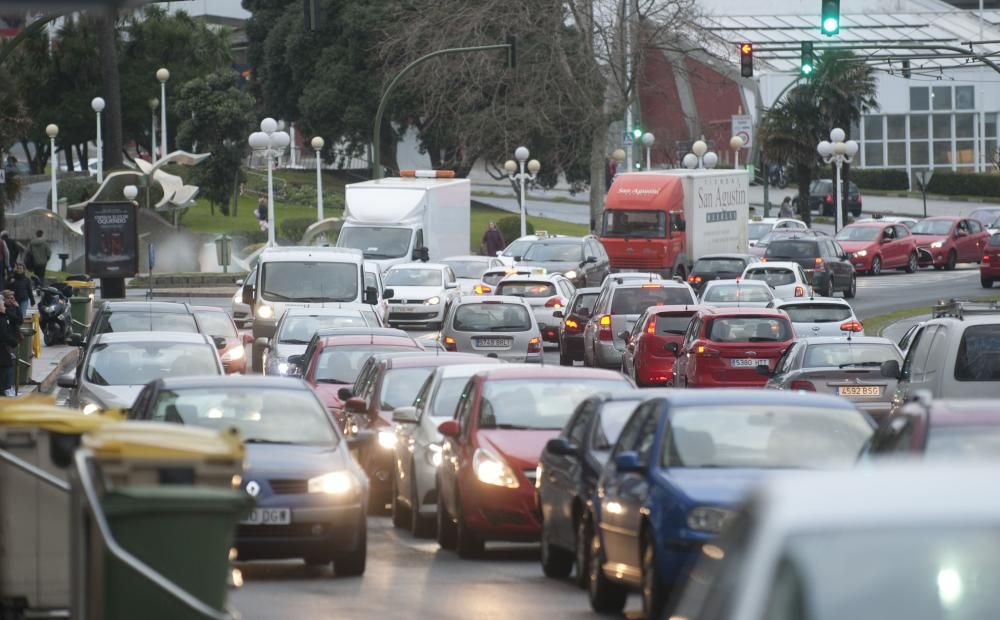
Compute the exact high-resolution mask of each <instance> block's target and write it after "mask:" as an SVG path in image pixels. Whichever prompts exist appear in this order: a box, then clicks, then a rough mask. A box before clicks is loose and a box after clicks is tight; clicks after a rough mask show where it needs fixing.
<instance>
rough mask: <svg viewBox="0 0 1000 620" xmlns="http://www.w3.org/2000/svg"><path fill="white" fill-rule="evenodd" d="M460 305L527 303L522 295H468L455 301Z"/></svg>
mask: <svg viewBox="0 0 1000 620" xmlns="http://www.w3.org/2000/svg"><path fill="white" fill-rule="evenodd" d="M455 303H457V304H458V305H460V306H467V305H472V304H484V303H491V304H517V305H519V306H524V305H527V302H526V301H524V298H523V297H515V296H513V295H473V296H469V297H462V298H460V299H459V300H458V301H457V302H455Z"/></svg>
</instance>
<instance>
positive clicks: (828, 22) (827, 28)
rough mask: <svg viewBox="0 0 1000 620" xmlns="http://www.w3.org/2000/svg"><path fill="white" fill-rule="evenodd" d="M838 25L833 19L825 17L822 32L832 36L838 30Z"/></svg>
mask: <svg viewBox="0 0 1000 620" xmlns="http://www.w3.org/2000/svg"><path fill="white" fill-rule="evenodd" d="M839 26H840V24H839V23H838V22H837V20H836V19H835V18H833V17H827V18H826V19H824V20H823V32H825V33H827V34H834V33H836V32H837V31H839V30H840V27H839Z"/></svg>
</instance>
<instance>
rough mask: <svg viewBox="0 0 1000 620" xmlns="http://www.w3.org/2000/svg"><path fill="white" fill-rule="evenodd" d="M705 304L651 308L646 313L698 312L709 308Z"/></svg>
mask: <svg viewBox="0 0 1000 620" xmlns="http://www.w3.org/2000/svg"><path fill="white" fill-rule="evenodd" d="M707 307H708V305H707V304H705V305H703V304H691V305H688V306H684V305H677V304H674V305H672V306H649V307H648V308H646V312H647V313H649V314H659V313H661V312H698V311H699V310H701V309H702V308H707Z"/></svg>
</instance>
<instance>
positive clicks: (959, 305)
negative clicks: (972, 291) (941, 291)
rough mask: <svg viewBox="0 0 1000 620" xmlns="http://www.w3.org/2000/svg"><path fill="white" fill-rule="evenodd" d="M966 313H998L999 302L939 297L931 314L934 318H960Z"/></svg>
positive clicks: (999, 312)
mask: <svg viewBox="0 0 1000 620" xmlns="http://www.w3.org/2000/svg"><path fill="white" fill-rule="evenodd" d="M967 314H970V315H971V314H1000V303H998V302H995V301H970V300H968V299H947V300H945V299H939V300H938V302H937V303H936V304H935V305H934V308H933V311H932V316H933V318H935V319H940V318H942V317H954V318H957V319H959V320H962V319H963V318H965V315H967Z"/></svg>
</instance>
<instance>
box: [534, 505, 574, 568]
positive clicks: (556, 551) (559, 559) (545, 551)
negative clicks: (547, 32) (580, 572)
mask: <svg viewBox="0 0 1000 620" xmlns="http://www.w3.org/2000/svg"><path fill="white" fill-rule="evenodd" d="M548 532H549V528H548V527H547V525H546V523H545V517H544V515H543V517H542V540H541V543H542V552H541V560H542V572H543V573H545V576H546V577H548V578H550V579H565V578H567V577H569V575H570V573H571V572H573V561H574V559H575V558H574V555H573V554H572V553H570V552H569V551H566V550H565V549H562V548H561V547H557V546H555V545H553V544H552V543H551V542H549V534H548Z"/></svg>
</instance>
